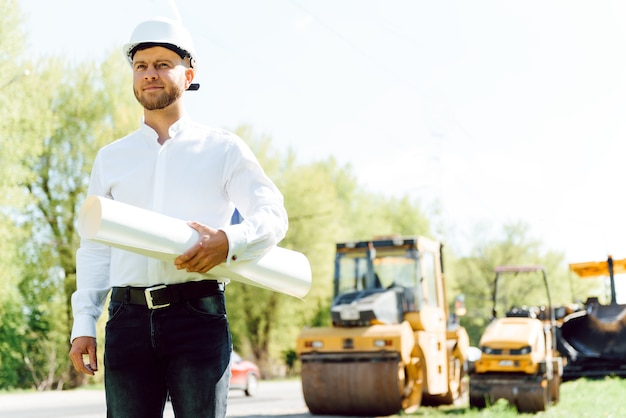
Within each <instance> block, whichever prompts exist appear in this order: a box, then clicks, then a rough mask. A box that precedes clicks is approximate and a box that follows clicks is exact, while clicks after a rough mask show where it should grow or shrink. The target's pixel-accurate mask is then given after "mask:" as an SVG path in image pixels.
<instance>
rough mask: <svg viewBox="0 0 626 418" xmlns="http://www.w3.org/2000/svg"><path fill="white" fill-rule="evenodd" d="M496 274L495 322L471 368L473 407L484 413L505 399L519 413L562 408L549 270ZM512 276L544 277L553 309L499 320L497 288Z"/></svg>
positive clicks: (516, 311) (521, 311)
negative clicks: (554, 405) (552, 406)
mask: <svg viewBox="0 0 626 418" xmlns="http://www.w3.org/2000/svg"><path fill="white" fill-rule="evenodd" d="M495 272H496V278H495V281H494V288H493V289H494V290H493V311H492V321H491V323H490V324H489V325H488V326H487V328H486V329H485V332H484V333H483V335H482V336H481V338H480V343H479V348H480V351H481V355H480V358H479V359H477V360H475V361H473V362H470V364H469V376H470V382H469V387H470V389H469V392H470V393H469V397H470V406H471V407H476V408H484V407H485V406H487V405H490V404H492V403H494V402H495V401H496V400H498V399H500V398H503V399H506V400H507V401H509V403H510V404H512V405H515V406H516V407H517V409H518V410H519V411H520V412H538V411H543V410H545V409H546V407H547V405H548V404H549V403H556V402H558V400H559V391H560V383H561V376H562V375H563V362H562V358H561V357H560V356H559V355H558V352H557V350H556V340H555V336H554V329H555V309H553V308H552V301H551V297H550V290H549V287H548V280H547V274H546V270H545V268H544V267H543V266H499V267H496V269H495ZM507 273H512V274H515V275H517V274H518V273H540V274H541V277H542V279H543V283H544V285H545V288H546V293H547V297H548V305H547V306H541V307H537V306H535V307H526V306H521V307H512V308H511V309H509V311H508V312H506V315H505V316H504V317H502V318H498V315H497V309H496V306H497V303H498V300H499V299H498V296H499V295H498V286H499V285H500V280H501V279H502V276H503V275H504V274H507ZM529 285H530V284H529Z"/></svg>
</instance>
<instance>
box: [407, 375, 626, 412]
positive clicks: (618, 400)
mask: <svg viewBox="0 0 626 418" xmlns="http://www.w3.org/2000/svg"><path fill="white" fill-rule="evenodd" d="M624 393H626V379H620V378H615V377H607V378H605V379H597V380H591V379H578V380H574V381H569V382H565V383H562V384H561V400H560V402H559V403H558V404H556V405H550V406H549V407H548V408H547V410H546V411H544V412H538V413H536V414H519V413H518V412H517V410H516V409H515V408H514V407H512V406H510V405H509V404H508V403H507V402H506V401H505V400H503V399H500V400H499V401H497V402H496V403H495V404H494V405H491V406H490V407H489V408H485V409H483V410H477V409H470V408H469V407H468V406H467V403H465V404H463V405H460V406H451V407H440V408H427V407H424V408H419V409H418V410H417V411H416V412H414V413H412V414H407V415H404V417H428V418H434V417H449V418H451V417H456V416H462V417H463V418H478V417H480V418H513V417H525V416H528V417H530V416H537V417H545V418H557V417H558V418H620V417H624V416H626V396H624Z"/></svg>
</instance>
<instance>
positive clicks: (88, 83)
mask: <svg viewBox="0 0 626 418" xmlns="http://www.w3.org/2000/svg"><path fill="white" fill-rule="evenodd" d="M32 68H36V69H37V70H36V71H34V72H33V74H32V76H31V77H30V78H29V79H30V80H31V82H30V87H31V88H30V91H32V93H31V94H30V95H29V96H27V97H25V100H24V102H23V103H22V104H21V112H20V114H19V118H18V123H17V126H18V127H21V126H23V127H24V129H22V130H19V129H18V130H14V132H19V137H20V143H21V145H22V146H23V148H22V154H21V155H19V158H16V159H15V160H13V161H12V164H11V169H12V170H15V171H16V172H19V173H20V176H19V177H17V178H15V181H14V184H12V185H11V186H12V187H14V188H15V189H16V190H20V191H21V192H22V195H20V199H22V200H23V201H24V202H25V205H24V206H23V208H21V209H20V210H19V215H17V213H18V212H16V213H14V214H13V215H14V216H13V221H14V223H15V224H16V225H18V226H19V227H20V228H21V229H22V230H27V231H30V234H29V236H28V240H27V241H26V242H25V243H24V245H22V246H21V249H20V257H21V260H22V263H23V266H24V271H23V274H22V277H21V279H20V290H21V294H22V295H23V298H24V305H25V307H24V312H25V313H26V315H27V324H28V326H27V332H26V336H25V338H24V341H23V343H22V347H21V351H22V353H23V358H24V364H25V366H26V368H27V370H28V372H29V375H30V377H31V378H32V379H33V380H34V382H33V383H34V384H35V386H37V387H39V388H40V389H45V388H46V387H49V386H51V385H53V384H55V385H63V384H68V385H69V386H76V385H78V384H80V383H81V382H82V381H83V377H82V376H80V375H77V374H75V373H74V371H73V368H72V367H71V366H70V364H69V360H68V358H67V350H68V338H69V332H70V327H71V323H72V320H71V305H70V297H71V294H72V293H73V292H74V290H75V289H76V281H75V272H76V265H75V257H74V254H75V251H76V248H77V247H78V236H77V234H76V230H75V222H76V218H77V212H78V209H79V207H80V204H81V203H82V201H83V200H84V198H85V193H86V187H87V184H88V178H89V173H90V170H91V164H92V161H93V157H94V155H95V152H96V151H97V150H98V149H99V148H100V147H102V146H103V145H104V144H106V143H108V142H110V141H112V140H114V139H117V138H118V137H120V136H121V135H122V132H124V133H126V132H128V131H129V130H130V129H131V127H130V126H129V117H130V115H134V117H135V124H136V123H137V121H138V120H139V118H140V109H139V108H138V106H136V103H135V102H134V98H133V96H132V92H131V88H130V84H129V82H128V81H127V80H125V79H124V78H125V75H127V74H129V72H130V71H129V70H128V66H127V64H126V63H125V62H124V60H123V59H122V58H121V57H120V56H119V54H111V56H110V58H109V59H108V60H107V61H105V62H103V63H102V64H101V65H100V66H97V65H95V64H88V63H81V64H80V65H79V66H76V67H74V66H71V65H69V64H67V63H66V62H65V60H62V59H60V58H48V59H45V60H42V61H41V62H37V63H32ZM121 85H125V86H128V87H127V89H126V91H120V86H121ZM13 207H14V208H16V206H13ZM51 345H52V347H51Z"/></svg>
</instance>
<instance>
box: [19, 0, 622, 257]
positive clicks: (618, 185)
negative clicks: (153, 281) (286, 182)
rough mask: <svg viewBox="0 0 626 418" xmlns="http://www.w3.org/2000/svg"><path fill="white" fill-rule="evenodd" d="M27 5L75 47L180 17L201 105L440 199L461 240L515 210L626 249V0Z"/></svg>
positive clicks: (542, 236)
mask: <svg viewBox="0 0 626 418" xmlns="http://www.w3.org/2000/svg"><path fill="white" fill-rule="evenodd" d="M18 4H19V5H20V7H21V8H22V10H23V12H24V13H25V17H26V21H25V29H26V31H27V33H28V40H29V41H28V44H29V47H28V53H29V54H30V55H32V56H51V55H55V56H56V55H62V56H65V57H68V59H71V60H73V61H74V62H83V61H85V60H100V59H103V58H104V57H105V56H106V55H108V54H109V53H111V52H112V51H117V50H120V51H121V46H122V45H123V44H124V43H126V42H127V41H128V39H129V37H130V34H131V32H132V30H133V28H134V27H135V26H136V25H137V24H138V23H139V22H141V21H143V20H146V19H148V18H150V17H152V16H157V15H159V16H169V17H173V18H180V19H181V20H182V22H183V23H184V24H185V26H187V28H188V29H189V31H190V32H191V35H192V37H193V38H194V42H195V44H196V49H197V52H198V56H199V66H198V72H197V78H196V81H198V82H199V83H200V85H201V88H200V90H199V91H197V92H188V93H185V94H186V98H185V100H186V102H187V109H188V111H189V113H190V114H191V116H192V117H193V118H194V119H196V120H198V121H200V122H204V123H207V124H209V125H213V126H217V127H222V128H226V129H231V130H234V129H236V128H237V127H238V126H240V125H243V124H246V125H249V126H251V127H252V129H253V132H254V133H255V134H257V135H267V136H270V137H271V138H272V144H273V146H274V147H275V148H277V149H278V150H287V149H291V150H292V151H294V152H295V154H296V155H297V158H298V159H299V161H301V162H302V163H306V162H310V161H317V160H326V159H328V158H329V157H331V156H333V157H335V158H336V159H337V161H338V162H339V163H341V164H350V166H351V167H352V171H353V173H354V175H355V176H356V178H357V179H358V181H359V184H360V185H361V186H362V188H364V189H365V190H368V191H371V192H373V193H382V194H384V195H387V196H398V197H400V196H409V197H410V198H411V199H419V200H420V201H421V202H422V203H423V205H424V206H425V207H428V208H432V207H434V205H435V204H436V205H437V207H438V208H439V209H440V211H441V218H440V220H439V222H440V223H441V224H442V225H444V228H445V230H446V231H447V232H446V236H444V237H443V240H444V241H445V242H446V243H447V245H450V246H452V248H456V249H457V251H459V252H461V253H462V252H464V251H467V250H468V249H470V248H472V247H473V246H474V245H476V244H477V243H478V242H481V240H485V239H487V238H490V237H494V236H496V235H495V234H497V233H499V232H500V231H501V230H502V225H504V224H505V223H511V222H518V221H519V222H524V223H526V224H527V225H529V227H530V236H531V237H533V238H535V239H538V240H540V241H541V242H543V243H544V246H545V249H546V250H553V251H560V252H562V253H563V254H564V255H565V259H566V262H568V263H576V262H585V261H601V260H604V259H606V257H607V255H609V254H611V255H613V256H614V257H615V258H622V257H626V239H625V237H626V211H625V210H624V207H623V205H624V203H625V202H626V197H625V196H624V194H625V192H626V189H625V187H624V178H625V175H626V167H624V164H623V160H624V158H625V157H626V152H625V151H626V145H625V140H624V139H625V138H626V24H625V23H626V2H622V1H621V0H613V1H610V0H605V1H602V2H590V1H576V0H574V1H571V0H567V1H554V0H525V1H506V0H497V1H496V0H494V1H486V0H476V1H467V0H458V1H452V0H443V1H440V0H437V1H434V0H433V1H426V0H423V1H417V0H415V1H414V0H266V1H258V0H229V1H217V0H203V1H197V0H178V1H174V0H170V1H166V0H132V1H128V0H127V1H120V0H109V1H107V2H90V1H84V0H82V1H81V0H55V1H49V0H18ZM120 53H121V52H120ZM129 88H130V70H129ZM384 232H389V231H384Z"/></svg>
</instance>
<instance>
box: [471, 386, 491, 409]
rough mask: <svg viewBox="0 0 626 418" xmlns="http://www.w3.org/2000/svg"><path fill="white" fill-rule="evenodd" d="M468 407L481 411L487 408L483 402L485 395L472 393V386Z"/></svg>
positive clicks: (484, 401)
mask: <svg viewBox="0 0 626 418" xmlns="http://www.w3.org/2000/svg"><path fill="white" fill-rule="evenodd" d="M469 405H470V408H476V409H483V408H485V407H486V406H487V402H486V400H485V394H484V393H482V392H477V391H472V386H471V385H470V390H469Z"/></svg>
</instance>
